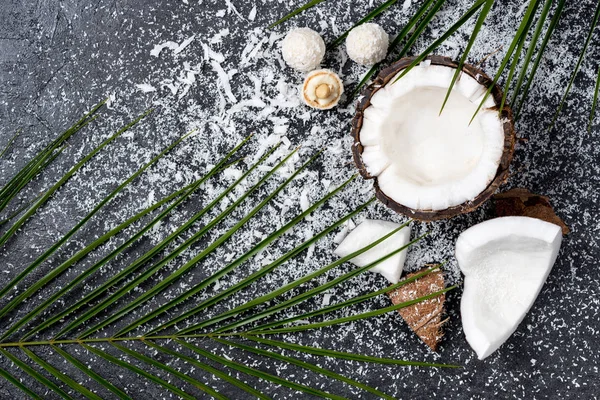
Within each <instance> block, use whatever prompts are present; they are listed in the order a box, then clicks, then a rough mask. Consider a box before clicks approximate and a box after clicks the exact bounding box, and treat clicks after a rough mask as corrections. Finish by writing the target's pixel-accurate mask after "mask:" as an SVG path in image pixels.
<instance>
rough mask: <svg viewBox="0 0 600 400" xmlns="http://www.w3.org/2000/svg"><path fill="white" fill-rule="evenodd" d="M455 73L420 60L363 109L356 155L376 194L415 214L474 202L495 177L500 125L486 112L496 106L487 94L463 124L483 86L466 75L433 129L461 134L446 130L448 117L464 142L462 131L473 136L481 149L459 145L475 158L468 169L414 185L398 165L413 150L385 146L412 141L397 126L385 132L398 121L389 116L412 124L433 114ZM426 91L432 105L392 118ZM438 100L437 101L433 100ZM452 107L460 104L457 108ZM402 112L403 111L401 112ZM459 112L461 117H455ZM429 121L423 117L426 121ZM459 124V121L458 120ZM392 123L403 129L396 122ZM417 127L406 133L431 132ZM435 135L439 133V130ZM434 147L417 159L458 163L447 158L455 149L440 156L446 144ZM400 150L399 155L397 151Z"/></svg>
mask: <svg viewBox="0 0 600 400" xmlns="http://www.w3.org/2000/svg"><path fill="white" fill-rule="evenodd" d="M455 71H456V69H455V68H452V67H448V66H442V65H431V64H430V63H429V62H424V63H421V64H420V65H418V66H416V67H415V68H413V69H412V70H411V71H410V72H408V73H407V74H406V75H405V76H404V77H402V78H401V79H400V80H398V81H397V82H395V83H394V81H395V80H396V77H397V76H399V74H401V73H403V71H400V72H399V73H398V74H397V75H396V77H394V78H392V79H391V80H390V83H388V84H387V85H385V86H384V87H382V88H381V89H379V90H378V91H377V92H376V93H375V94H374V95H373V96H372V97H371V99H370V104H371V105H370V106H369V107H367V108H366V109H365V110H364V116H363V121H362V127H361V130H360V142H361V144H362V146H363V148H364V149H363V152H362V155H361V157H362V161H363V164H364V166H365V169H366V171H367V172H368V173H369V174H370V175H371V176H373V177H377V181H378V185H379V188H380V190H381V191H382V192H383V193H385V194H386V195H387V196H388V197H390V198H391V199H392V200H394V201H395V202H397V203H399V204H402V205H404V206H406V207H409V208H412V209H415V210H444V209H446V208H449V207H453V206H458V205H461V204H463V203H465V202H466V201H469V200H473V199H474V198H475V197H477V195H479V194H480V193H481V192H483V191H484V190H485V188H486V187H487V186H488V185H489V184H490V182H491V181H492V180H493V179H494V177H495V176H496V173H497V170H498V166H499V164H500V160H501V158H502V153H503V149H504V127H503V121H502V120H501V119H500V118H499V116H498V112H497V110H493V109H490V108H492V107H494V106H495V105H496V104H495V102H494V99H493V97H492V96H490V97H488V99H487V100H486V101H485V103H484V104H483V107H482V109H481V110H480V111H479V113H478V114H477V116H476V117H475V119H474V120H473V122H472V124H471V125H470V126H469V125H468V123H469V121H470V120H471V117H472V115H473V114H474V111H475V110H476V109H477V107H478V106H479V104H480V103H481V101H482V100H483V98H484V96H485V93H486V90H487V88H486V87H485V86H483V85H482V84H480V83H479V82H477V81H476V80H475V79H474V78H472V77H471V76H469V75H468V74H466V73H463V74H462V75H461V77H460V79H459V80H458V81H457V82H456V84H455V85H454V88H453V91H452V96H451V98H450V99H449V100H448V103H447V104H446V107H445V109H444V113H442V116H441V117H440V121H441V123H442V124H444V125H441V124H438V125H436V126H438V127H439V129H438V131H447V132H450V133H451V134H452V135H454V136H460V135H461V132H460V129H452V130H450V127H449V126H451V125H447V124H445V120H448V119H449V118H450V121H451V122H452V121H453V120H452V118H455V119H459V118H460V120H461V122H460V124H461V125H460V126H462V124H464V126H465V128H464V129H463V130H464V132H462V134H463V136H464V137H463V139H465V137H467V135H466V133H465V132H468V133H469V134H473V133H474V134H475V135H477V138H478V140H479V141H480V145H476V144H474V145H473V146H471V147H469V142H468V141H467V142H466V145H464V146H463V145H462V144H461V147H460V148H464V149H466V150H468V151H471V152H473V153H474V154H478V155H479V156H478V158H477V160H475V163H474V165H472V166H470V167H469V169H468V171H461V175H460V176H456V177H455V178H452V179H446V178H444V179H442V178H443V177H441V176H438V177H435V176H433V179H431V180H430V181H429V182H423V180H421V181H419V179H415V176H417V175H419V173H417V174H415V173H414V172H415V171H414V170H413V171H411V170H410V168H406V166H405V165H404V166H403V165H401V162H399V161H398V160H406V159H410V158H411V157H413V158H414V157H417V156H416V155H415V154H417V152H415V151H413V149H412V148H411V147H410V146H390V145H389V143H388V142H389V141H390V140H395V138H397V137H400V138H402V137H403V136H407V139H406V140H409V139H410V140H412V138H411V137H410V135H411V133H409V134H408V135H407V133H406V132H401V128H398V130H400V132H398V131H394V132H390V128H389V125H390V123H393V122H398V121H393V120H394V118H396V119H399V121H401V122H408V123H410V122H412V121H414V120H416V118H415V115H417V114H420V113H421V112H426V113H429V114H432V115H433V114H434V113H435V115H437V114H438V113H439V110H440V109H441V104H442V101H443V98H444V96H445V94H446V91H447V88H448V87H449V86H450V82H451V80H452V76H453V74H454V72H455ZM430 89H431V92H432V93H434V94H435V96H434V97H432V98H433V99H434V100H435V101H432V102H431V103H430V106H429V107H427V108H426V109H423V108H419V109H416V110H412V112H411V115H410V116H405V117H402V116H401V117H398V116H397V114H398V112H399V111H398V110H400V109H410V107H411V104H412V102H411V101H410V100H411V97H414V96H415V94H416V95H417V96H419V97H422V96H421V95H422V94H423V92H424V90H430ZM444 89H446V90H444ZM440 96H441V97H440ZM438 97H440V98H439V99H438ZM453 101H454V103H453ZM457 104H460V106H458V105H457ZM455 106H456V107H458V108H459V110H458V112H457V111H456V110H455V109H453V107H455ZM456 107H455V108H456ZM469 108H470V109H469ZM402 112H408V111H406V110H403V111H402ZM458 114H460V116H457V115H458ZM402 118H403V119H402ZM431 120H432V119H428V120H427V122H429V121H431ZM463 120H464V122H462V121H463ZM397 125H398V126H403V124H400V123H398V124H397ZM418 128H419V127H417V129H411V130H410V132H418V133H419V134H423V131H425V130H426V131H431V130H428V129H418ZM425 133H427V132H425ZM437 133H438V134H439V132H437ZM394 134H395V136H394ZM467 139H468V138H467ZM446 140H448V142H449V143H448V145H456V144H458V143H457V142H454V141H452V143H450V141H451V140H452V138H451V137H449V138H448V139H446ZM439 145H440V149H439V151H438V152H437V153H435V152H434V153H435V154H430V155H428V152H430V151H429V150H430V149H427V151H428V152H426V153H424V155H423V157H421V158H423V163H425V162H428V161H427V160H428V159H429V161H432V160H435V162H436V163H437V164H440V165H442V164H444V163H445V164H446V166H450V167H452V166H456V165H460V164H457V163H456V162H453V160H452V158H456V157H457V153H456V152H455V151H447V152H444V147H448V146H445V143H439ZM450 147H451V146H450ZM450 147H448V148H450ZM394 149H396V150H398V151H399V153H400V154H399V155H398V156H395V155H393V154H392V157H390V155H391V154H390V153H391V152H392V151H394ZM403 151H404V153H402V152H403ZM428 157H431V158H428ZM470 161H471V162H472V161H473V160H470ZM413 164H414V162H413ZM438 168H439V170H440V174H441V175H443V174H444V173H445V171H444V170H448V168H447V167H446V168H445V167H438ZM416 172H419V171H416ZM428 172H429V173H430V172H431V171H428ZM430 176H431V175H430Z"/></svg>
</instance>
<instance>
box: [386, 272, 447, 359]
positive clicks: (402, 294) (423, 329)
mask: <svg viewBox="0 0 600 400" xmlns="http://www.w3.org/2000/svg"><path fill="white" fill-rule="evenodd" d="M426 269H427V268H424V269H423V270H421V271H417V272H414V273H412V274H408V275H407V276H406V278H405V279H408V278H411V277H413V276H415V275H417V274H419V273H421V272H423V271H425V270H426ZM444 286H445V285H444V274H443V273H442V271H440V270H437V271H434V272H431V273H430V274H428V275H425V276H424V277H422V278H419V279H417V280H415V281H414V282H411V283H409V284H406V285H403V286H400V287H399V288H397V289H395V290H393V291H391V292H388V296H390V299H391V300H392V303H393V304H400V303H403V302H406V301H410V300H414V299H417V298H419V297H423V296H427V295H428V294H431V293H435V292H439V291H440V290H443V289H444ZM445 301H446V295H445V294H443V293H442V294H440V295H439V296H437V297H434V298H432V299H429V300H425V301H422V302H420V303H417V304H413V305H412V306H408V307H404V308H401V309H399V310H398V313H400V315H401V316H402V318H403V319H404V320H405V321H406V323H407V324H408V326H409V327H410V329H412V330H413V331H414V332H415V333H416V334H417V336H419V338H421V340H422V341H423V342H424V343H425V344H426V345H427V346H429V348H430V349H431V350H433V351H437V347H438V345H439V343H440V341H441V340H442V337H443V336H444V333H443V331H442V325H443V323H444V321H442V315H443V314H444V302H445Z"/></svg>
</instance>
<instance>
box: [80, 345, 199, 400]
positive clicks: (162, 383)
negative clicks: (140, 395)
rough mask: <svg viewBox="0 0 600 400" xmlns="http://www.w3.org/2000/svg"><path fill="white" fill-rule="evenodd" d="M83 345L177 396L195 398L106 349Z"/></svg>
mask: <svg viewBox="0 0 600 400" xmlns="http://www.w3.org/2000/svg"><path fill="white" fill-rule="evenodd" d="M82 346H83V347H85V348H86V349H87V350H88V351H90V352H92V353H94V354H96V355H97V356H99V357H102V358H103V359H105V360H106V361H108V362H110V363H111V364H115V365H118V366H120V367H123V368H125V369H128V370H130V371H131V372H134V373H136V374H138V375H140V376H142V377H143V378H146V379H148V380H149V381H151V382H154V383H157V384H158V385H160V386H162V387H164V388H165V389H167V390H168V391H170V392H172V393H174V394H176V395H177V396H179V397H181V398H183V399H186V400H194V397H193V396H191V395H189V394H188V393H186V392H184V391H183V390H181V389H179V388H178V387H177V386H175V385H173V384H171V383H169V382H167V381H165V380H164V379H161V378H159V377H157V376H155V375H153V374H151V373H149V372H146V371H145V370H143V369H142V368H139V367H136V366H135V365H133V364H131V363H128V362H127V361H123V360H121V359H119V358H117V357H115V356H112V355H110V354H108V353H107V352H105V351H102V350H100V349H98V348H95V347H93V346H90V345H88V344H85V343H83V344H82Z"/></svg>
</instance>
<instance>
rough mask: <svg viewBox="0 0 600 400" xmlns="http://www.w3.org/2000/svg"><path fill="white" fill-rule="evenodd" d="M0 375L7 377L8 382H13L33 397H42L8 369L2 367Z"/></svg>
mask: <svg viewBox="0 0 600 400" xmlns="http://www.w3.org/2000/svg"><path fill="white" fill-rule="evenodd" d="M0 376H1V377H3V378H4V379H6V380H7V381H8V382H10V383H12V384H13V385H14V386H16V387H17V388H19V389H20V390H21V391H22V392H23V393H25V394H26V395H27V396H29V397H30V398H32V399H40V400H41V399H42V398H41V397H40V396H38V395H37V394H36V393H35V392H33V391H32V390H31V389H29V388H28V387H27V386H25V385H23V384H22V383H21V381H20V380H18V379H17V378H15V377H14V376H12V375H11V374H9V373H8V372H7V371H6V370H4V369H2V368H0Z"/></svg>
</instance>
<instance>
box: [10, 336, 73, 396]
mask: <svg viewBox="0 0 600 400" xmlns="http://www.w3.org/2000/svg"><path fill="white" fill-rule="evenodd" d="M0 353H2V355H3V356H4V357H6V358H8V359H9V360H11V361H12V362H13V363H15V365H17V366H18V367H19V368H20V369H21V370H23V372H25V373H26V374H27V375H29V376H30V377H32V378H33V379H35V380H36V381H38V382H39V383H41V384H42V385H44V386H45V387H47V388H48V389H50V390H52V391H53V392H55V393H56V394H58V395H59V396H60V397H62V398H63V399H71V396H69V395H68V394H67V392H65V391H64V390H62V389H61V388H60V387H59V386H58V385H57V384H56V383H54V382H53V381H51V380H50V379H48V378H46V377H45V376H44V375H42V374H40V373H39V372H38V371H36V370H35V369H33V368H31V367H30V366H29V365H27V364H26V363H25V362H24V361H21V360H20V359H19V358H18V357H16V356H15V355H13V354H11V353H10V352H9V351H7V350H4V349H3V348H2V347H0ZM19 389H21V387H19Z"/></svg>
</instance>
